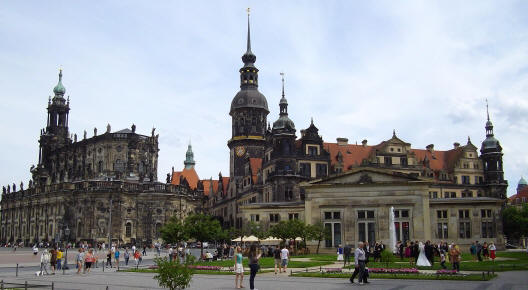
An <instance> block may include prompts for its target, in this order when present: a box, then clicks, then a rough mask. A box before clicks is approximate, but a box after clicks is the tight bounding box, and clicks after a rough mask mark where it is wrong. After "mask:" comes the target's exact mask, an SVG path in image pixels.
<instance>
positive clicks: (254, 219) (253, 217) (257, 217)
mask: <svg viewBox="0 0 528 290" xmlns="http://www.w3.org/2000/svg"><path fill="white" fill-rule="evenodd" d="M251 221H252V222H259V221H260V215H259V214H252V215H251Z"/></svg>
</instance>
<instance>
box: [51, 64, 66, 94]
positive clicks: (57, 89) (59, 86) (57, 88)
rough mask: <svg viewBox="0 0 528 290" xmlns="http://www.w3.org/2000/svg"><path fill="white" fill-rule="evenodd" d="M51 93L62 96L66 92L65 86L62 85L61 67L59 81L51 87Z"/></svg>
mask: <svg viewBox="0 0 528 290" xmlns="http://www.w3.org/2000/svg"><path fill="white" fill-rule="evenodd" d="M53 93H54V94H55V96H64V94H65V93H66V88H65V87H64V85H62V69H61V70H59V82H58V83H57V85H56V86H55V87H54V88H53Z"/></svg>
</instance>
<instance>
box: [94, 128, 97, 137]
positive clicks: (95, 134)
mask: <svg viewBox="0 0 528 290" xmlns="http://www.w3.org/2000/svg"><path fill="white" fill-rule="evenodd" d="M95 136H97V127H95V128H94V137H95Z"/></svg>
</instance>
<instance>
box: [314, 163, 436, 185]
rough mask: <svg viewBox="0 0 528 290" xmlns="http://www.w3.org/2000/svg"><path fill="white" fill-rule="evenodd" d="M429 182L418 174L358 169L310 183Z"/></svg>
mask: <svg viewBox="0 0 528 290" xmlns="http://www.w3.org/2000/svg"><path fill="white" fill-rule="evenodd" d="M427 181H428V180H426V179H422V178H419V177H418V176H417V175H416V174H412V173H411V174H408V173H402V172H398V171H392V170H386V169H377V168H364V167H362V168H356V169H353V170H349V171H347V172H345V173H342V174H338V175H332V176H329V177H327V178H323V179H318V180H314V181H312V182H309V183H308V184H310V185H318V184H325V185H328V184H336V185H337V184H342V185H344V184H346V185H366V184H395V183H410V182H427Z"/></svg>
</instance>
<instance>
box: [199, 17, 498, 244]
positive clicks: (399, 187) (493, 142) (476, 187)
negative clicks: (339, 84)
mask: <svg viewBox="0 0 528 290" xmlns="http://www.w3.org/2000/svg"><path fill="white" fill-rule="evenodd" d="M242 62H243V66H242V68H240V70H239V71H240V91H239V92H238V93H237V94H236V95H235V97H234V98H233V100H232V102H231V109H230V111H229V115H230V116H231V119H232V135H231V138H230V139H229V140H228V142H227V144H228V147H229V149H230V177H229V179H228V181H229V185H228V187H227V189H226V188H225V186H223V187H222V188H223V189H219V187H218V180H216V181H213V180H211V184H214V182H216V186H213V187H212V189H211V190H208V191H207V197H208V201H207V207H208V210H209V211H210V213H211V214H212V215H214V216H217V217H218V219H220V220H221V221H223V224H224V226H225V227H236V228H243V227H245V226H246V225H247V224H248V222H255V223H258V224H261V225H262V226H263V227H265V228H268V227H270V226H273V225H274V224H276V223H278V222H279V221H281V220H288V219H301V220H304V221H306V223H310V224H313V223H319V222H321V223H322V224H323V225H324V226H325V227H326V228H327V229H328V230H329V231H330V232H331V233H332V235H331V238H329V239H328V240H327V241H325V243H324V245H325V246H326V247H327V248H334V247H337V246H338V245H340V244H350V245H356V244H357V243H358V242H359V241H366V242H368V243H373V242H375V241H384V242H385V243H388V240H389V217H390V214H391V213H390V209H391V208H394V214H395V228H396V236H397V239H398V240H434V241H439V240H447V241H454V242H457V243H459V244H461V245H468V244H470V243H471V241H475V240H481V241H482V240H486V241H493V242H495V244H496V245H497V246H498V247H499V248H502V247H503V246H504V240H503V235H502V220H501V210H502V208H503V206H504V203H505V201H506V189H507V185H508V183H507V181H506V180H504V172H503V167H502V155H503V154H502V147H501V146H500V143H499V141H498V140H497V139H496V138H495V137H494V132H493V124H492V122H491V120H490V118H489V114H488V120H487V122H486V125H485V129H486V131H485V134H486V139H485V140H484V142H482V144H481V146H480V151H479V148H478V147H477V146H475V145H473V143H472V142H471V140H470V139H469V138H468V140H467V143H466V144H465V145H461V144H460V143H458V142H456V143H454V144H453V148H452V149H449V150H435V148H434V145H433V144H431V145H428V146H427V147H426V148H424V149H419V148H412V146H411V144H410V143H408V142H406V141H404V140H402V139H400V138H399V137H398V136H397V135H396V132H395V131H393V134H392V137H391V138H389V139H388V140H386V141H382V142H380V143H379V144H376V145H368V141H367V140H364V141H363V142H362V143H361V145H353V144H348V139H346V138H337V142H335V143H332V142H325V141H324V140H323V138H322V136H320V135H319V130H318V128H317V127H316V126H315V124H314V122H313V120H312V122H311V124H310V125H309V127H308V128H307V129H304V130H300V136H299V138H298V137H297V134H296V133H297V131H296V127H295V124H294V122H293V121H292V120H291V119H290V118H289V116H288V101H287V99H286V96H285V92H284V78H283V83H282V96H281V98H280V100H279V112H280V113H279V116H278V119H277V120H276V121H275V122H273V125H271V124H269V123H268V126H267V127H266V124H267V117H268V114H269V108H268V101H267V99H266V97H265V96H264V95H263V94H262V93H261V92H260V91H259V86H258V84H259V79H258V72H259V70H258V68H257V67H256V66H255V62H256V56H255V54H254V53H253V52H252V47H251V35H250V27H249V18H248V34H247V49H246V52H245V53H244V55H243V56H242Z"/></svg>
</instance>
